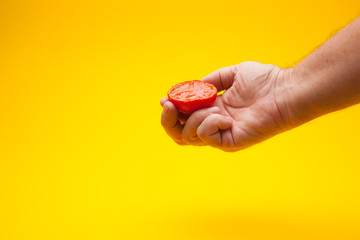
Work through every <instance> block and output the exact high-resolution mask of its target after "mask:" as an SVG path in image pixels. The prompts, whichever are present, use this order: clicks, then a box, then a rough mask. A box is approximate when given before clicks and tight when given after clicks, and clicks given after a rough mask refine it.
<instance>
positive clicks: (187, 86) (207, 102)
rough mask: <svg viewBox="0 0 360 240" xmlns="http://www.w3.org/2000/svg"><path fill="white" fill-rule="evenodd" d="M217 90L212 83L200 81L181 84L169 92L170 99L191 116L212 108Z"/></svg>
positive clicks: (181, 110)
mask: <svg viewBox="0 0 360 240" xmlns="http://www.w3.org/2000/svg"><path fill="white" fill-rule="evenodd" d="M216 96H217V89H216V87H215V86H214V85H213V84H211V83H206V82H202V81H199V80H194V81H186V82H182V83H179V84H177V85H175V86H173V87H172V88H170V90H169V91H168V98H169V100H170V102H172V103H173V104H174V105H175V106H176V108H177V109H178V110H179V111H180V112H183V113H186V114H191V113H193V112H195V111H196V110H198V109H201V108H206V107H210V106H211V105H212V104H213V103H214V102H215V100H216Z"/></svg>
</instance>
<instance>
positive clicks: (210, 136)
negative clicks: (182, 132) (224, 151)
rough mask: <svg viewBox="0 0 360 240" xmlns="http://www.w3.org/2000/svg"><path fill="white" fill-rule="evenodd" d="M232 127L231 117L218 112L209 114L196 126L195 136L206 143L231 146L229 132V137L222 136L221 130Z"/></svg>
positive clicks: (219, 146)
mask: <svg viewBox="0 0 360 240" xmlns="http://www.w3.org/2000/svg"><path fill="white" fill-rule="evenodd" d="M231 127H232V119H231V118H229V117H225V116H222V115H220V114H211V115H210V116H208V117H207V118H206V119H205V120H204V121H203V122H202V123H201V124H200V126H199V127H198V129H197V136H198V137H199V138H200V139H201V140H202V141H203V142H204V143H206V144H207V145H210V146H213V147H216V148H224V146H225V147H228V146H231V145H232V144H231V143H232V142H231V134H230V135H229V134H227V136H230V138H228V137H227V138H226V139H225V138H224V136H222V132H223V131H225V130H227V129H230V128H231Z"/></svg>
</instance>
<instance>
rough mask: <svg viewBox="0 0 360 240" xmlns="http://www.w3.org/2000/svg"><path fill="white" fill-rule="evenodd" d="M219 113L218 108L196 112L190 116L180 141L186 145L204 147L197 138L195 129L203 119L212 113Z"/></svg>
mask: <svg viewBox="0 0 360 240" xmlns="http://www.w3.org/2000/svg"><path fill="white" fill-rule="evenodd" d="M219 111H220V110H219V108H218V107H211V108H205V109H201V110H198V111H196V112H194V113H193V114H191V115H190V117H189V119H188V120H187V121H186V124H185V126H184V129H183V131H182V139H183V140H184V141H185V142H187V143H188V144H192V145H195V144H196V145H198V144H201V145H204V143H203V142H202V141H201V140H200V139H199V138H198V137H197V129H198V127H199V126H200V124H201V123H202V122H203V121H204V119H206V118H207V117H208V116H210V115H211V114H213V113H218V112H219Z"/></svg>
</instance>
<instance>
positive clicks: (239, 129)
mask: <svg viewBox="0 0 360 240" xmlns="http://www.w3.org/2000/svg"><path fill="white" fill-rule="evenodd" d="M284 71H285V69H281V68H279V67H276V66H274V65H265V64H261V63H257V62H244V63H241V64H238V65H235V66H231V67H226V68H223V69H219V70H217V71H215V72H213V73H211V74H210V75H208V76H206V77H205V78H204V79H202V81H205V82H209V83H212V84H214V85H215V86H216V88H217V89H218V91H222V90H226V91H225V92H224V93H223V94H222V95H220V96H218V97H217V99H216V101H215V103H214V105H213V107H210V108H205V109H200V110H198V111H196V112H194V113H192V114H191V115H190V116H185V115H184V114H182V113H180V112H179V111H178V110H177V109H176V107H175V106H174V105H173V104H172V103H171V102H170V101H168V99H167V98H163V99H161V101H160V103H161V105H162V106H163V112H162V115H161V123H162V125H163V127H164V129H165V131H166V132H167V134H168V135H169V136H170V137H171V138H172V139H173V140H174V141H175V142H176V143H178V144H180V145H188V144H190V145H197V146H202V145H209V146H212V147H215V148H219V149H221V150H223V151H229V152H232V151H237V150H240V149H244V148H246V147H249V146H251V145H253V144H256V143H258V142H261V141H263V140H265V139H267V138H269V137H272V136H274V135H276V134H278V133H280V132H282V131H285V130H287V129H288V128H289V126H288V123H287V121H285V119H284V118H283V114H282V111H281V110H280V109H279V107H280V106H283V105H284V104H282V103H279V101H282V99H283V96H277V94H281V92H282V91H277V89H279V86H278V84H279V83H282V82H283V81H282V78H283V77H284ZM280 89H281V87H280Z"/></svg>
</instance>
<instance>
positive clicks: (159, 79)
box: [0, 0, 360, 240]
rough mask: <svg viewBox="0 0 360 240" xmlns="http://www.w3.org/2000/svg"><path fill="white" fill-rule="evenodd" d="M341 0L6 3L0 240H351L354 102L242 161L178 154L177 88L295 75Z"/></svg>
mask: <svg viewBox="0 0 360 240" xmlns="http://www.w3.org/2000/svg"><path fill="white" fill-rule="evenodd" d="M359 13H360V2H359V1H358V0H343V1H325V0H321V1H314V0H312V1H310V0H305V1H265V0H252V1H228V0H225V1H187V0H186V1H177V2H175V1H130V0H127V1H123V0H120V1H67V0H66V1H24V0H1V1H0V239H2V240H10V239H36V240H42V239H47V240H48V239H62V240H63V239H124V240H132V239H141V240H143V239H145V240H146V239H156V240H161V239H166V240H173V239H174V240H178V239H181V240H182V239H184V240H192V239H196V240H198V239H206V240H207V239H218V240H228V239H244V240H255V239H276V240H282V239H360V230H359V229H360V221H359V214H360V205H359V202H360V154H359V149H360V141H359V135H360V125H359V122H360V106H355V107H352V108H349V109H346V110H343V111H340V112H337V113H334V114H331V115H327V116H324V117H322V118H319V119H317V120H315V121H313V122H311V123H308V124H306V125H304V126H301V127H299V128H297V129H295V130H292V131H290V132H287V133H284V134H281V135H279V136H277V137H275V138H273V139H271V140H268V141H266V142H264V143H261V144H259V145H257V146H254V147H252V148H250V149H246V150H244V151H240V152H237V153H233V154H231V153H224V152H221V151H218V150H216V149H211V148H208V147H204V148H197V147H180V146H177V145H175V144H174V143H173V142H172V141H171V140H170V138H168V137H167V136H166V134H165V133H164V131H163V130H162V127H161V125H160V113H161V107H160V105H159V99H160V98H161V97H163V96H165V95H166V92H167V90H168V89H169V88H170V87H171V86H172V85H174V84H176V83H178V82H180V81H185V80H193V79H199V78H202V77H203V76H205V75H207V74H208V73H210V72H212V71H214V70H216V69H217V68H221V67H225V66H229V65H233V64H237V63H240V62H242V61H246V60H253V61H260V62H263V63H273V64H276V65H279V66H282V67H285V66H291V65H292V64H294V63H295V62H297V61H299V59H301V58H303V57H305V56H306V55H307V54H308V53H310V52H311V51H312V50H313V49H314V48H315V47H316V46H318V45H320V44H321V43H323V42H324V41H325V40H326V39H327V38H328V37H329V36H330V35H331V34H332V33H334V32H335V31H336V30H337V29H339V28H341V27H342V26H344V25H346V24H347V23H349V22H350V21H351V20H352V19H354V18H355V17H356V16H357V15H359Z"/></svg>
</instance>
